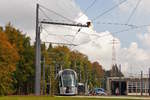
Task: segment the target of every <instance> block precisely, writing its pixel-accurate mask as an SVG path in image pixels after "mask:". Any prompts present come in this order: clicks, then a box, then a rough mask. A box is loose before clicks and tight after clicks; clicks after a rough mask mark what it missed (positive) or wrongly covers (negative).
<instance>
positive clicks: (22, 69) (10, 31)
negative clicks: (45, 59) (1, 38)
mask: <svg viewBox="0 0 150 100" xmlns="http://www.w3.org/2000/svg"><path fill="white" fill-rule="evenodd" d="M4 33H5V34H6V36H7V37H8V41H9V42H10V43H11V45H12V46H13V47H14V48H16V50H17V52H18V54H19V58H20V59H19V61H18V62H17V65H16V71H15V72H14V76H13V78H14V83H13V85H14V88H15V89H16V94H27V93H29V92H32V91H33V89H34V71H35V70H34V46H31V44H30V38H29V37H27V36H26V35H23V34H22V32H21V31H19V30H18V29H16V28H14V27H13V26H12V25H11V24H10V23H9V24H7V25H6V26H5V30H4ZM30 88H31V89H30Z"/></svg>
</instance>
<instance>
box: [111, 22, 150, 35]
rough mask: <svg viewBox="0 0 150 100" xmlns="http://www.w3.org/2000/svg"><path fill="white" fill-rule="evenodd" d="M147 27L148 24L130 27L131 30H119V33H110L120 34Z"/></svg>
mask: <svg viewBox="0 0 150 100" xmlns="http://www.w3.org/2000/svg"><path fill="white" fill-rule="evenodd" d="M148 26H150V24H147V25H140V26H136V27H131V28H127V29H123V30H120V31H116V32H112V33H122V32H126V31H130V30H133V29H139V28H144V27H148Z"/></svg>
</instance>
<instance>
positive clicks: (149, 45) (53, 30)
mask: <svg viewBox="0 0 150 100" xmlns="http://www.w3.org/2000/svg"><path fill="white" fill-rule="evenodd" d="M93 1H96V2H95V3H94V4H93V6H91V7H89V6H90V5H91V4H92V3H93ZM122 1H124V0H11V1H10V0H0V12H1V13H0V25H1V26H5V25H6V24H7V23H8V22H11V23H12V24H13V25H14V26H15V27H17V28H18V29H19V30H21V31H23V33H24V34H27V36H30V37H31V41H32V43H33V42H34V41H35V17H36V16H35V8H36V3H37V2H38V3H39V4H40V5H42V6H43V7H42V6H41V8H40V21H42V20H48V21H56V22H65V23H72V21H73V22H75V23H82V24H86V22H87V21H91V22H92V26H91V27H90V28H81V27H66V26H56V25H42V32H41V40H42V41H51V42H58V43H60V42H63V43H73V44H78V46H75V47H74V46H70V48H71V49H72V50H78V51H80V52H82V53H84V54H85V55H87V56H88V58H89V59H90V60H91V61H92V62H94V61H98V62H99V63H100V64H102V66H103V68H105V69H106V70H108V69H110V68H111V64H112V44H111V43H112V39H113V38H115V39H116V40H117V44H116V45H115V51H116V63H117V64H121V65H122V71H123V73H124V74H126V75H130V74H131V73H133V74H135V75H139V74H140V71H141V70H143V71H144V73H148V68H149V67H150V62H149V61H150V41H149V40H150V26H147V27H143V28H137V29H130V28H133V27H131V26H129V25H135V26H142V25H150V10H149V8H150V7H149V5H150V0H125V2H124V3H122V4H121V5H119V6H117V7H116V8H115V9H113V10H111V11H109V12H107V13H106V14H104V15H103V16H101V17H99V18H97V19H96V20H93V19H94V18H95V17H96V16H98V15H101V14H103V13H104V12H105V11H107V10H109V9H110V8H112V7H114V6H115V5H117V4H118V3H120V2H122ZM8 2H9V3H8ZM138 2H139V5H138V6H137V9H136V10H135V12H134V13H133V15H132V17H131V18H130V19H129V17H130V16H131V13H132V12H133V9H135V7H136V4H137V3H138ZM44 7H45V8H46V9H45V8H44ZM47 8H48V10H47ZM87 8H88V9H87ZM52 11H54V12H56V13H57V14H56V13H54V12H52ZM58 14H59V15H62V16H65V18H64V17H60V16H58ZM68 19H69V20H68ZM70 20H71V21H70ZM108 23H118V24H119V25H114V24H108ZM79 29H80V32H78V30H79ZM126 29H130V30H129V31H125V32H120V33H117V32H119V31H121V30H126ZM79 44H80V45H79Z"/></svg>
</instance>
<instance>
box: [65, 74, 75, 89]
mask: <svg viewBox="0 0 150 100" xmlns="http://www.w3.org/2000/svg"><path fill="white" fill-rule="evenodd" d="M62 80H63V85H64V87H68V86H69V87H70V86H75V85H76V84H75V83H76V80H75V75H74V73H73V72H68V71H66V72H64V73H63V74H62Z"/></svg>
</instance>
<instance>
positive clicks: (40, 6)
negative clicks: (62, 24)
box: [40, 5, 76, 23]
mask: <svg viewBox="0 0 150 100" xmlns="http://www.w3.org/2000/svg"><path fill="white" fill-rule="evenodd" d="M40 7H41V8H43V9H45V10H47V11H49V12H52V13H54V14H55V15H57V16H59V17H61V18H63V19H66V20H68V21H70V22H72V23H76V22H75V21H73V20H71V19H70V18H67V17H65V16H63V15H61V14H59V13H57V12H55V11H54V10H51V9H49V8H46V7H44V6H43V5H40Z"/></svg>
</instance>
